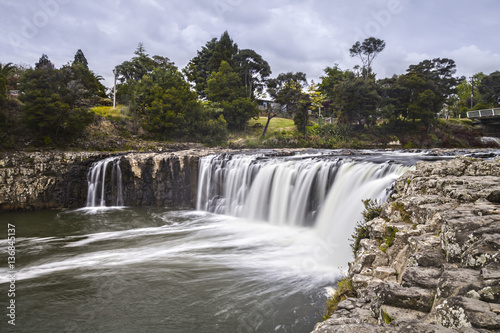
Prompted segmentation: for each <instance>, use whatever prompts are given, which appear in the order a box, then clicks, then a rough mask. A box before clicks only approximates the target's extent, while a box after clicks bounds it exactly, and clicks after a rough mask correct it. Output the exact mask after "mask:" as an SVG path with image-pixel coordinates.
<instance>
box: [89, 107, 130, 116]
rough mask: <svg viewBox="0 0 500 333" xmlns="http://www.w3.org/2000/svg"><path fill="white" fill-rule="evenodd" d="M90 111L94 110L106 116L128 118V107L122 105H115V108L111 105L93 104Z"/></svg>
mask: <svg viewBox="0 0 500 333" xmlns="http://www.w3.org/2000/svg"><path fill="white" fill-rule="evenodd" d="M90 111H93V112H95V113H96V114H100V115H101V116H103V117H106V118H112V119H117V118H129V115H128V113H129V112H128V107H126V106H124V105H117V106H116V108H115V109H113V107H112V106H95V107H93V108H92V109H90Z"/></svg>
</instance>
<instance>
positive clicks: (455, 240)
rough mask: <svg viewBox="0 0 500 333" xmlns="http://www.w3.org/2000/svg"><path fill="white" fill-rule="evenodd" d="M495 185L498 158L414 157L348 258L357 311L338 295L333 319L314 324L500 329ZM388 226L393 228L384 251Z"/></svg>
mask: <svg viewBox="0 0 500 333" xmlns="http://www.w3.org/2000/svg"><path fill="white" fill-rule="evenodd" d="M495 191H500V159H498V158H497V159H496V160H486V161H484V160H479V159H474V158H468V157H461V158H456V159H452V160H449V161H438V162H434V163H428V162H418V163H417V165H416V169H415V170H414V171H411V172H407V173H406V174H405V175H404V176H402V177H401V178H399V179H398V180H396V182H395V185H394V191H393V194H392V195H391V200H392V201H390V202H388V203H386V204H384V205H383V207H382V213H381V216H380V218H377V219H374V220H372V221H371V222H369V223H368V225H369V228H370V238H369V239H363V240H362V242H361V244H360V251H358V253H357V255H356V258H355V261H354V262H353V263H352V264H350V265H349V274H348V276H349V277H350V278H351V280H352V284H353V287H354V289H355V291H356V294H357V297H358V298H359V299H361V300H363V301H364V302H365V303H362V305H360V308H359V309H358V310H355V309H354V308H353V307H352V305H353V304H354V303H352V302H351V303H349V304H346V306H342V302H341V303H340V304H339V306H341V309H342V311H341V312H339V313H334V315H333V316H332V318H334V320H333V321H330V322H328V321H326V322H325V324H324V325H323V326H317V328H318V329H321V332H352V331H356V330H358V331H360V332H379V331H383V332H456V331H459V332H464V333H465V332H493V331H500V257H499V252H500V207H499V205H498V203H496V202H495V200H496V199H495V200H493V199H492V198H493V197H494V195H493V193H496V192H495ZM388 226H394V227H397V228H398V232H397V233H395V238H394V240H393V242H392V245H391V246H389V247H387V248H385V251H381V249H380V244H381V243H382V242H383V241H384V237H386V236H385V234H384V233H385V230H386V228H387V227H388ZM360 304H361V303H360ZM367 308H369V309H370V311H369V314H368V312H367ZM344 319H349V320H354V321H352V322H346V321H343V320H344ZM374 321H375V322H374ZM327 322H328V324H326V323H327ZM375 324H377V325H375ZM315 332H320V331H315Z"/></svg>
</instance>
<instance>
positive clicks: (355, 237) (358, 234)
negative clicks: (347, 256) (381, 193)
mask: <svg viewBox="0 0 500 333" xmlns="http://www.w3.org/2000/svg"><path fill="white" fill-rule="evenodd" d="M363 204H364V205H365V210H364V211H363V213H362V214H363V221H360V222H358V223H357V224H356V226H355V227H354V232H353V233H352V235H351V238H350V240H352V241H353V242H352V243H351V249H352V252H353V254H354V256H356V252H358V250H359V244H360V243H361V240H362V239H365V238H369V237H370V234H369V231H368V227H367V226H366V223H367V222H368V221H371V220H373V219H374V218H376V217H379V216H380V213H381V212H382V206H381V205H380V204H379V203H378V202H377V201H374V200H372V199H366V200H363Z"/></svg>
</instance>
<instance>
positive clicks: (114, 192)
mask: <svg viewBox="0 0 500 333" xmlns="http://www.w3.org/2000/svg"><path fill="white" fill-rule="evenodd" d="M107 179H109V180H108V181H107ZM87 181H88V190H87V207H106V206H123V180H122V171H121V169H120V157H116V156H115V157H108V158H106V159H104V160H101V161H98V162H96V163H94V164H93V165H92V167H91V168H90V170H89V172H88V174H87Z"/></svg>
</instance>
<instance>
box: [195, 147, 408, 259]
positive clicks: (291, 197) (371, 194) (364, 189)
mask: <svg viewBox="0 0 500 333" xmlns="http://www.w3.org/2000/svg"><path fill="white" fill-rule="evenodd" d="M409 168H410V167H408V166H403V165H400V164H395V163H387V162H386V163H373V162H363V161H349V160H343V159H339V158H337V159H331V158H324V157H323V158H322V157H317V156H311V157H307V158H306V157H298V158H285V159H283V158H266V157H265V156H261V155H252V156H246V155H232V156H231V155H217V156H216V155H212V156H207V157H204V158H202V159H201V160H200V168H199V185H198V197H197V209H198V210H205V211H209V212H213V213H217V214H226V215H233V216H238V217H245V218H249V219H253V220H260V221H266V222H268V223H272V224H276V225H288V226H298V227H311V228H314V229H315V230H316V231H317V232H318V233H319V234H320V235H322V236H324V237H325V238H328V240H329V241H331V242H335V244H338V246H339V247H340V248H341V249H345V248H346V246H347V248H349V246H348V245H347V244H348V242H349V241H348V238H349V236H350V235H351V233H352V231H353V230H354V226H355V225H356V222H357V221H360V220H361V219H362V214H361V212H362V211H363V208H364V206H363V203H362V200H364V199H368V198H371V199H374V200H379V201H385V200H387V198H388V196H389V194H390V193H389V191H390V188H391V187H392V184H393V182H394V181H395V180H396V178H398V177H399V176H401V175H402V174H403V173H404V172H406V171H407V170H408V169H409Z"/></svg>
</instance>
